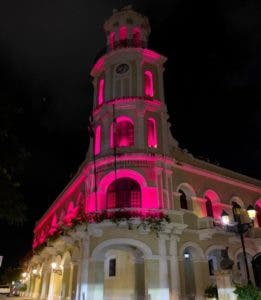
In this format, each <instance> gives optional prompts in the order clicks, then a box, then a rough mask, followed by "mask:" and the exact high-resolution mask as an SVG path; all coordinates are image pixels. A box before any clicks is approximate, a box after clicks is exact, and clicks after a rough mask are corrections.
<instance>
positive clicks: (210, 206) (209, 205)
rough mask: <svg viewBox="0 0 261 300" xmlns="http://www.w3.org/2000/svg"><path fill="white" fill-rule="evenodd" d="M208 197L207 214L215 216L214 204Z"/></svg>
mask: <svg viewBox="0 0 261 300" xmlns="http://www.w3.org/2000/svg"><path fill="white" fill-rule="evenodd" d="M205 198H206V200H207V201H206V211H207V216H208V217H211V218H213V217H214V214H213V206H212V202H211V200H210V199H209V198H208V197H205Z"/></svg>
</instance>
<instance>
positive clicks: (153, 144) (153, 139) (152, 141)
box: [148, 118, 157, 148]
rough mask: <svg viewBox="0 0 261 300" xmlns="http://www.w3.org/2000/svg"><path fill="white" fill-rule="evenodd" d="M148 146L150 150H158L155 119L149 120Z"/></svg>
mask: <svg viewBox="0 0 261 300" xmlns="http://www.w3.org/2000/svg"><path fill="white" fill-rule="evenodd" d="M148 146H149V147H150V148H157V129H156V122H155V120H154V119H152V118H149V119H148Z"/></svg>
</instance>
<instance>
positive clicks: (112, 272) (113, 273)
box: [108, 258, 116, 277]
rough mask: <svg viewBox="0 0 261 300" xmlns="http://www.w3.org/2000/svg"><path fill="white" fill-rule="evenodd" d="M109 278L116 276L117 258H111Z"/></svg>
mask: <svg viewBox="0 0 261 300" xmlns="http://www.w3.org/2000/svg"><path fill="white" fill-rule="evenodd" d="M108 275H109V277H114V276H116V258H111V259H110V260H109V274H108Z"/></svg>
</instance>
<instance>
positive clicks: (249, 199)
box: [25, 7, 261, 300]
mask: <svg viewBox="0 0 261 300" xmlns="http://www.w3.org/2000/svg"><path fill="white" fill-rule="evenodd" d="M104 29H105V32H106V36H107V47H106V51H105V52H104V54H103V55H102V56H100V58H99V59H98V60H97V61H96V63H95V65H94V66H93V68H92V71H91V75H92V77H93V86H94V101H93V112H92V116H91V125H90V136H91V137H92V139H91V143H90V147H89V150H88V153H87V157H86V160H85V161H84V162H83V164H82V166H81V167H80V169H79V172H78V174H77V175H76V176H75V177H74V178H73V179H72V181H71V182H70V183H69V184H68V186H67V187H66V188H65V189H64V191H63V192H62V193H61V194H60V195H59V197H58V198H57V199H56V200H55V201H54V203H53V204H52V205H51V207H50V208H49V209H48V210H47V212H46V213H45V214H44V215H43V217H42V218H41V219H40V220H39V222H38V223H37V225H36V227H35V229H34V241H33V248H34V252H35V254H34V256H33V257H32V258H31V260H30V261H29V264H28V269H27V274H25V280H27V285H28V289H27V292H26V294H27V296H29V297H32V298H34V299H48V300H58V299H66V300H67V299H77V300H87V299H88V300H89V299H94V300H99V299H106V300H109V299H113V300H117V299H121V300H122V299H150V300H156V299H161V300H162V299H164V300H165V299H166V300H167V299H204V290H205V288H206V287H207V286H208V285H209V284H211V283H215V282H216V276H217V274H219V273H218V272H219V271H220V269H221V262H222V253H224V252H222V250H224V249H226V247H228V254H229V257H230V259H231V260H233V261H234V265H233V270H232V274H233V276H234V277H236V276H237V277H238V278H239V280H244V279H245V278H246V269H245V268H246V265H245V262H244V256H243V254H242V246H241V242H240V238H239V236H237V235H236V234H235V233H233V232H228V231H227V230H225V228H224V226H222V224H221V222H220V218H221V214H222V212H223V210H225V211H226V212H227V213H228V214H229V215H230V217H231V219H232V203H237V204H238V205H240V207H241V211H242V216H243V218H244V220H245V221H244V222H247V223H249V224H250V223H251V222H250V220H249V219H248V217H247V214H246V208H247V207H248V206H249V205H252V206H255V207H256V209H257V210H259V212H260V211H261V182H260V181H258V180H255V179H252V178H249V177H247V176H244V175H241V174H238V173H235V172H233V171H230V170H227V169H224V168H221V167H218V166H215V165H212V164H210V163H207V162H205V161H202V160H199V159H196V158H194V157H193V156H192V155H191V154H188V153H187V152H185V151H183V150H182V149H180V148H179V146H178V143H177V141H176V140H175V139H174V138H173V137H172V136H171V133H170V129H169V127H170V124H169V123H168V121H167V120H168V113H167V108H166V104H165V102H164V86H163V71H164V63H165V61H166V58H165V57H164V56H162V55H160V54H158V53H156V52H154V51H151V50H149V49H148V48H147V42H148V38H149V34H150V25H149V22H148V19H147V18H146V17H144V16H142V15H140V14H139V13H137V12H134V11H133V10H132V9H131V8H129V7H126V8H123V9H121V10H119V11H115V12H114V13H113V15H112V16H111V17H110V18H109V19H108V20H107V21H106V22H105V25H104ZM259 207H260V208H259ZM260 226H261V217H260V214H259V215H258V217H257V219H256V220H255V221H254V227H253V228H251V230H249V232H248V234H247V236H245V241H246V243H245V244H246V252H247V261H248V264H249V269H250V277H251V280H252V282H254V281H255V279H254V274H253V271H252V266H251V260H252V258H253V257H254V256H255V255H256V254H257V253H259V252H260V251H261V229H260Z"/></svg>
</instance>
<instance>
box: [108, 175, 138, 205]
mask: <svg viewBox="0 0 261 300" xmlns="http://www.w3.org/2000/svg"><path fill="white" fill-rule="evenodd" d="M128 207H131V208H132V207H141V189H140V186H139V184H138V183H137V182H136V181H134V180H132V179H129V178H120V179H117V180H115V181H114V182H112V183H111V184H110V186H109V187H108V191H107V208H108V209H110V208H128Z"/></svg>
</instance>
